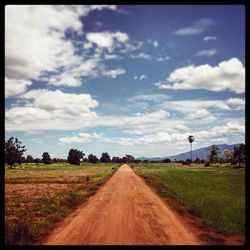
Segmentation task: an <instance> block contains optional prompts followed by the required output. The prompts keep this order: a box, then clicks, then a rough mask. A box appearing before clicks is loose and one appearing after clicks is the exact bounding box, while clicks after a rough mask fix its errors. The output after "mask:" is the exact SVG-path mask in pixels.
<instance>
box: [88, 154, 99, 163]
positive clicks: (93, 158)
mask: <svg viewBox="0 0 250 250" xmlns="http://www.w3.org/2000/svg"><path fill="white" fill-rule="evenodd" d="M88 160H89V162H90V163H97V161H98V158H97V157H96V156H95V155H93V154H90V155H89V156H88Z"/></svg>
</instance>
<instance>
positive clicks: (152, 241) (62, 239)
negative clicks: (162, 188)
mask: <svg viewBox="0 0 250 250" xmlns="http://www.w3.org/2000/svg"><path fill="white" fill-rule="evenodd" d="M192 232H194V231H193V230H192V228H191V227H190V225H186V224H185V223H184V221H182V220H181V218H180V217H179V216H178V215H177V214H176V213H175V211H173V209H172V208H170V207H169V206H168V204H166V202H164V201H163V200H162V198H160V197H159V196H158V195H157V194H156V193H155V192H154V191H152V189H151V188H150V187H149V186H148V185H147V184H146V183H145V182H144V180H143V179H142V178H141V177H139V176H138V175H136V174H135V173H134V171H133V170H132V169H131V168H130V167H129V166H128V165H126V164H124V165H122V166H121V167H120V168H119V169H118V171H117V172H116V173H115V174H114V175H113V176H112V177H111V178H110V179H109V180H108V181H107V182H106V183H105V184H104V185H103V186H102V187H101V188H100V189H99V190H98V191H97V193H96V194H95V195H93V196H92V197H90V198H89V199H88V201H87V202H85V203H83V204H82V205H81V206H79V207H78V209H77V210H75V211H74V212H73V213H72V214H71V215H70V216H69V217H67V218H66V219H65V220H64V221H62V222H61V223H60V224H59V226H57V228H55V229H54V231H52V233H51V234H50V236H49V237H48V238H47V240H46V242H45V243H44V244H46V245H199V244H204V243H202V242H200V241H199V240H198V239H197V238H196V237H195V234H194V233H192Z"/></svg>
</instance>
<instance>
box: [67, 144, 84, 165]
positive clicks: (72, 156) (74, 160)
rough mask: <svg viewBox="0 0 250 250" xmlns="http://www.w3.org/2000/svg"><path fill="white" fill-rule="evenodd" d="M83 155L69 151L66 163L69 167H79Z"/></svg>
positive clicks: (74, 150)
mask: <svg viewBox="0 0 250 250" xmlns="http://www.w3.org/2000/svg"><path fill="white" fill-rule="evenodd" d="M84 155H85V154H84V153H83V152H82V151H80V150H77V149H73V148H72V149H70V150H69V153H68V162H69V164H71V165H80V161H81V159H82V158H83V157H84Z"/></svg>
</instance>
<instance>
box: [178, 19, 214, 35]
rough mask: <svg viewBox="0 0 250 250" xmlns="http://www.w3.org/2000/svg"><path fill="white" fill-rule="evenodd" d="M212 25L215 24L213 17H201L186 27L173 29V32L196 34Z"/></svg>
mask: <svg viewBox="0 0 250 250" xmlns="http://www.w3.org/2000/svg"><path fill="white" fill-rule="evenodd" d="M213 25H215V21H214V20H213V19H210V18H202V19H200V20H199V21H197V22H194V23H193V24H192V25H190V26H188V27H185V28H181V29H178V30H176V31H174V34H175V35H178V36H188V35H197V34H201V33H204V32H206V31H208V30H209V29H210V27H211V26H213Z"/></svg>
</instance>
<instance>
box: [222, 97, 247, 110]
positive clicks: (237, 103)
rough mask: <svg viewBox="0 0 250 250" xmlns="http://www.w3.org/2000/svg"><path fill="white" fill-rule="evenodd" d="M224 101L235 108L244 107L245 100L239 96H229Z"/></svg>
mask: <svg viewBox="0 0 250 250" xmlns="http://www.w3.org/2000/svg"><path fill="white" fill-rule="evenodd" d="M226 103H227V104H228V105H229V106H230V107H231V108H232V109H235V110H239V109H244V108H245V100H243V99H240V98H229V99H228V100H227V101H226Z"/></svg>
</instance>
